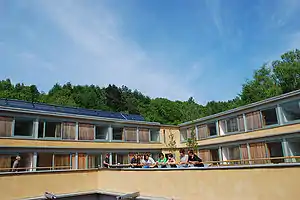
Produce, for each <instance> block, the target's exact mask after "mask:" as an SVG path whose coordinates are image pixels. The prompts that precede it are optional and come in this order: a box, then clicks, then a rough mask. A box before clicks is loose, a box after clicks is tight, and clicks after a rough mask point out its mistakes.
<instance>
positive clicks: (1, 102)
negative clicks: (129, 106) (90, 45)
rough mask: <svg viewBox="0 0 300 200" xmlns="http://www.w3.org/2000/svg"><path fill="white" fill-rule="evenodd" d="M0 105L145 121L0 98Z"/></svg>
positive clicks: (80, 109) (112, 113)
mask: <svg viewBox="0 0 300 200" xmlns="http://www.w3.org/2000/svg"><path fill="white" fill-rule="evenodd" d="M0 105H2V106H9V107H17V108H25V109H34V110H40V111H48V112H60V113H66V114H78V115H86V116H97V117H105V118H113V119H121V120H136V121H145V119H144V118H143V117H142V116H140V115H130V114H124V113H117V112H111V111H101V110H91V109H84V108H75V107H64V106H55V105H49V104H45V103H32V102H27V101H21V100H6V99H3V98H2V99H1V98H0Z"/></svg>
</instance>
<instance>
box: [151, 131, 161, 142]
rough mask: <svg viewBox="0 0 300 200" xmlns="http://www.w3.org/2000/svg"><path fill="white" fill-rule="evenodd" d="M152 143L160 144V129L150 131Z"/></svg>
mask: <svg viewBox="0 0 300 200" xmlns="http://www.w3.org/2000/svg"><path fill="white" fill-rule="evenodd" d="M150 141H151V142H159V129H150Z"/></svg>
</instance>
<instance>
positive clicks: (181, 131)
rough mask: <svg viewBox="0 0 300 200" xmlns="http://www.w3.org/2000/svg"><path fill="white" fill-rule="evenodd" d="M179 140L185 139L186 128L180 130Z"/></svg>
mask: <svg viewBox="0 0 300 200" xmlns="http://www.w3.org/2000/svg"><path fill="white" fill-rule="evenodd" d="M180 140H181V141H186V140H187V129H181V130H180Z"/></svg>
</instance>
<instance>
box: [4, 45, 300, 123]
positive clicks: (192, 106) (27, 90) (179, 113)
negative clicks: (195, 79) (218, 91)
mask: <svg viewBox="0 0 300 200" xmlns="http://www.w3.org/2000/svg"><path fill="white" fill-rule="evenodd" d="M297 89H300V50H294V51H289V52H287V53H285V54H283V55H282V56H281V59H279V60H276V61H273V62H272V63H270V64H269V65H266V64H264V65H263V66H262V67H260V68H259V69H257V70H256V71H254V74H253V77H252V79H250V80H247V81H246V82H245V83H244V84H243V86H242V91H241V92H240V94H239V95H238V96H237V97H235V98H234V99H232V100H228V101H211V102H208V103H207V104H206V105H199V104H197V103H196V102H195V101H194V99H193V98H192V97H190V98H189V99H188V100H187V101H171V100H168V99H166V98H154V99H152V98H150V97H148V96H145V95H143V94H142V93H141V92H139V91H137V90H131V89H129V88H127V87H126V86H122V87H117V86H115V85H108V86H107V87H99V86H95V85H72V84H71V83H66V84H64V85H59V84H55V85H54V86H53V87H52V88H51V89H50V90H49V92H48V93H44V92H41V91H39V90H38V88H37V87H36V86H35V85H24V84H23V83H17V84H15V85H14V84H12V83H11V81H10V80H9V79H7V80H2V81H0V98H9V99H20V100H26V101H32V102H43V103H51V104H58V105H65V106H74V107H82V108H89V109H99V110H109V111H116V112H124V113H130V114H140V115H142V116H144V117H145V118H146V120H148V121H156V122H160V123H162V124H178V123H181V122H185V121H190V120H194V119H197V118H200V117H204V116H207V115H212V114H215V113H218V112H222V111H225V110H229V109H232V108H236V107H238V106H242V105H245V104H249V103H253V102H256V101H260V100H263V99H266V98H270V97H273V96H276V95H279V94H283V93H287V92H290V91H293V90H297Z"/></svg>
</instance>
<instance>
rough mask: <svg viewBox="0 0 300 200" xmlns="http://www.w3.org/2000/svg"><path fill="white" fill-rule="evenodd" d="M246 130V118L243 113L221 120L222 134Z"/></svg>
mask: <svg viewBox="0 0 300 200" xmlns="http://www.w3.org/2000/svg"><path fill="white" fill-rule="evenodd" d="M240 131H245V125H244V118H243V116H242V115H239V116H237V117H232V118H229V119H225V120H222V121H220V134H221V135H222V134H227V133H234V132H240Z"/></svg>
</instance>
